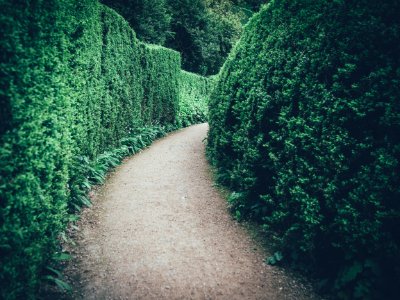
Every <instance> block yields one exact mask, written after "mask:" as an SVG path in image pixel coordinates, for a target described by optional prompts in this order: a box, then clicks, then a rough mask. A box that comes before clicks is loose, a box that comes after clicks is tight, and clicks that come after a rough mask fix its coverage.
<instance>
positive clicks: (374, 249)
mask: <svg viewBox="0 0 400 300" xmlns="http://www.w3.org/2000/svg"><path fill="white" fill-rule="evenodd" d="M399 11H400V2H399V1H394V0H384V1H378V2H376V1H368V0H357V1H355V0H354V1H352V0H350V1H341V0H339V1H324V0H319V1H311V0H296V1H293V0H290V1H289V0H275V1H271V3H270V4H269V5H267V6H265V7H263V8H262V9H261V11H260V12H259V13H258V14H257V15H255V16H254V17H253V18H252V19H251V21H250V22H249V24H248V25H247V26H246V29H245V33H244V35H243V37H242V38H241V40H240V42H239V44H238V45H237V46H236V48H235V49H234V51H233V52H232V53H231V55H230V58H229V59H228V61H227V62H226V63H225V65H224V67H223V69H222V71H221V72H220V80H219V82H218V83H217V87H216V89H215V91H214V93H213V95H212V96H211V103H210V132H209V138H208V148H207V151H208V156H209V158H210V160H211V162H212V163H213V164H214V166H215V167H216V170H217V173H218V178H219V180H220V181H221V182H222V183H224V184H225V185H227V186H229V187H230V188H231V189H232V190H233V191H234V193H232V195H231V197H230V199H229V200H230V202H231V205H232V208H233V209H234V211H235V213H236V216H237V217H238V218H243V217H252V218H254V219H256V220H258V221H259V222H260V223H262V224H263V225H264V228H265V229H266V231H267V232H268V233H269V236H270V237H271V238H272V240H276V241H277V247H278V249H280V250H281V251H282V253H283V259H284V261H287V262H292V263H293V264H294V265H296V266H300V267H302V268H311V269H313V270H314V271H316V272H317V275H318V276H319V278H321V279H322V280H321V287H323V288H325V289H327V290H331V291H333V292H334V293H336V296H338V297H340V298H343V299H346V298H347V299H349V298H365V299H368V298H381V299H383V298H385V299H388V298H390V297H394V295H396V294H397V295H398V292H399V286H400V258H399V255H398V254H399V253H400V234H399V233H400V231H399V228H400V202H399V199H400V172H399V171H400V105H399V98H400V56H399V53H400V18H398V12H399ZM280 258H281V257H280V255H277V256H276V257H275V258H274V259H272V260H271V262H276V260H278V259H280Z"/></svg>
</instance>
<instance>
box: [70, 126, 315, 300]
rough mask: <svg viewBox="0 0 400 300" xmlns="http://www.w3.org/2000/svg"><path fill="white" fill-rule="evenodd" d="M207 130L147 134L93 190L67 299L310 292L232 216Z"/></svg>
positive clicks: (296, 294) (266, 296)
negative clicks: (270, 259)
mask: <svg viewBox="0 0 400 300" xmlns="http://www.w3.org/2000/svg"><path fill="white" fill-rule="evenodd" d="M207 129H208V127H207V124H200V125H196V126H192V127H189V128H186V129H183V130H180V131H177V132H175V133H173V134H170V135H169V136H167V137H166V138H163V139H161V140H159V141H157V142H155V143H154V144H153V145H152V146H151V147H150V148H149V149H146V150H145V151H143V152H141V153H140V154H137V155H135V156H133V157H131V158H129V159H127V160H126V161H125V162H124V163H123V164H122V165H121V166H119V167H118V168H116V170H115V172H113V174H111V176H110V177H109V179H108V180H107V182H106V184H105V185H104V186H102V187H100V188H99V189H98V190H97V191H96V192H95V193H94V195H92V197H93V203H94V205H93V207H92V208H90V209H86V210H85V211H84V212H83V213H82V218H81V221H80V222H79V223H78V226H79V228H80V230H79V231H78V233H77V236H75V239H76V240H77V246H76V247H74V248H73V249H71V251H72V252H73V255H74V257H75V258H74V259H73V260H72V261H71V262H70V263H69V264H68V267H67V269H66V271H65V272H66V277H67V280H68V281H70V282H71V283H72V286H73V287H74V289H75V290H76V292H75V294H74V295H73V298H74V299H230V300H232V299H317V298H316V297H315V296H314V295H313V294H312V293H311V292H310V290H309V289H308V288H306V287H305V286H304V285H303V284H302V283H300V281H298V280H297V279H295V278H293V277H291V276H289V275H286V274H285V273H284V272H283V271H281V270H280V269H279V268H276V267H271V266H269V265H266V264H265V263H264V262H263V260H264V258H265V255H266V254H265V253H263V251H262V250H261V249H260V247H258V246H257V244H256V243H255V242H254V241H252V240H251V239H250V237H249V235H248V233H247V232H246V230H245V229H244V228H243V227H242V226H240V225H239V224H238V223H237V222H235V221H234V220H232V218H231V216H230V215H229V213H228V211H227V207H226V201H225V200H224V199H222V197H221V196H220V194H219V192H218V191H217V190H216V189H215V188H214V187H213V182H212V179H211V172H210V169H209V166H208V164H207V161H206V159H205V155H204V148H205V147H204V142H203V140H204V138H205V137H206V134H207Z"/></svg>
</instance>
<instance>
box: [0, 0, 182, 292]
mask: <svg viewBox="0 0 400 300" xmlns="http://www.w3.org/2000/svg"><path fill="white" fill-rule="evenodd" d="M0 39H1V44H0V87H1V89H0V298H1V299H17V298H18V299H31V298H32V299H33V298H35V297H36V292H37V288H38V285H39V283H40V281H41V280H42V279H43V277H42V276H43V275H44V270H45V267H46V266H48V264H49V261H51V259H52V256H53V254H54V252H55V251H56V250H57V247H58V236H59V234H60V232H62V230H64V228H65V225H66V223H67V220H68V218H69V217H68V213H69V212H73V211H74V209H77V208H78V206H79V205H82V203H85V195H84V192H85V191H87V185H88V183H87V180H86V179H85V180H83V176H84V175H85V174H84V173H85V170H83V166H85V165H86V164H87V163H88V161H96V158H98V157H99V155H100V154H102V153H104V152H105V151H110V150H113V149H115V148H118V147H120V146H121V144H122V143H127V141H128V140H127V139H126V138H127V137H132V134H135V133H136V132H139V131H140V130H139V131H138V129H140V128H142V127H143V126H149V125H152V124H163V125H167V124H172V123H176V116H177V111H178V107H179V102H178V101H179V97H178V94H179V74H180V57H179V54H178V53H176V52H174V51H172V50H169V49H165V48H161V47H154V46H144V45H143V44H141V43H140V42H139V41H138V40H137V39H136V37H135V33H134V32H133V30H132V29H131V28H130V27H129V25H128V23H127V22H126V21H125V20H124V19H123V18H122V17H121V16H119V15H118V14H116V13H115V12H114V11H113V10H111V9H109V8H107V7H105V6H102V5H100V4H99V3H98V2H97V0H87V1H78V0H46V1H44V0H35V1H31V0H18V1H9V0H0ZM181 100H182V99H181ZM131 140H136V139H134V138H133V139H132V138H131ZM138 140H141V138H140V137H139V138H138ZM129 141H130V140H129ZM142 142H143V141H142ZM124 145H125V144H124ZM100 157H101V156H100ZM103 158H104V157H103Z"/></svg>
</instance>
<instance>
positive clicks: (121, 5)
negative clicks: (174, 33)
mask: <svg viewBox="0 0 400 300" xmlns="http://www.w3.org/2000/svg"><path fill="white" fill-rule="evenodd" d="M101 2H102V3H104V4H106V5H107V6H109V7H111V8H113V9H115V10H116V11H117V12H118V13H119V14H120V15H122V16H123V17H124V18H125V19H126V20H127V21H128V22H129V23H130V25H131V26H132V27H133V29H134V30H135V32H136V34H137V36H138V38H139V39H141V40H142V41H145V42H148V43H152V44H159V45H164V44H165V41H166V39H167V37H168V36H169V35H170V34H171V32H170V23H171V14H170V12H169V6H167V3H166V0H130V1H124V0H101Z"/></svg>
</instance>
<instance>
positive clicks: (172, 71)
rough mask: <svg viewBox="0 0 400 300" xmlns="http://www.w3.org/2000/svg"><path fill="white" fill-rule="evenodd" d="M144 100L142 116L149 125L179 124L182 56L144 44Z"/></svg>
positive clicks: (172, 51) (162, 48) (169, 50)
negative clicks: (177, 120) (177, 117)
mask: <svg viewBox="0 0 400 300" xmlns="http://www.w3.org/2000/svg"><path fill="white" fill-rule="evenodd" d="M141 48H142V51H143V53H144V55H142V67H143V70H144V71H145V75H144V77H143V89H144V97H143V104H142V116H143V120H144V121H145V122H146V123H157V124H168V123H172V122H175V117H176V112H177V110H178V106H179V98H178V96H179V85H178V79H179V72H180V70H181V68H180V66H181V57H180V54H179V53H178V52H176V51H174V50H171V49H167V48H164V47H161V46H156V45H149V44H142V47H141Z"/></svg>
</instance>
